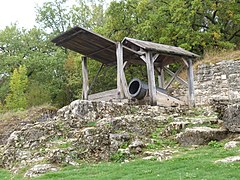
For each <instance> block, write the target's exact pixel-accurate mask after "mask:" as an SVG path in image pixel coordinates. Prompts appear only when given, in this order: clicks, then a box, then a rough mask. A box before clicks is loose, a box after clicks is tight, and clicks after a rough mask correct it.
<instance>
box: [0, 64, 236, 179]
mask: <svg viewBox="0 0 240 180" xmlns="http://www.w3.org/2000/svg"><path fill="white" fill-rule="evenodd" d="M232 63H236V64H237V65H238V63H239V62H237V61H236V62H235V61H223V62H221V63H217V64H216V66H213V65H211V66H210V67H211V69H212V70H210V69H208V68H209V66H208V65H201V66H200V70H199V73H198V76H197V83H196V97H197V103H199V104H204V106H201V107H200V108H199V109H195V110H189V109H183V108H180V107H168V108H166V107H161V106H148V105H142V106H136V105H134V104H125V103H113V102H102V101H99V102H94V101H86V100H85V101H84V100H76V101H74V102H72V103H71V104H69V105H68V106H65V107H63V108H61V109H60V110H58V111H57V113H56V114H55V116H54V117H53V115H52V114H51V116H46V113H45V115H44V117H45V118H44V121H42V120H41V118H37V119H40V120H37V121H35V122H34V123H27V124H26V123H23V124H21V125H20V126H19V127H18V128H17V129H16V130H14V129H13V132H11V135H10V136H9V137H8V138H7V139H6V138H5V139H4V140H1V141H0V142H1V148H0V163H1V167H3V168H6V169H9V170H11V171H12V172H19V170H21V169H22V168H25V167H29V169H28V170H27V171H26V173H25V176H26V177H35V176H38V175H41V174H43V173H45V172H47V171H57V170H59V169H60V168H61V165H62V164H69V165H74V166H78V165H79V164H80V163H81V162H82V161H84V162H86V161H87V162H99V161H110V160H111V159H112V158H115V160H116V158H117V160H119V161H128V160H131V159H134V157H135V156H136V155H137V156H142V158H143V159H145V160H150V159H156V160H159V161H162V160H167V159H170V158H171V157H172V156H174V155H175V154H177V153H178V152H177V151H176V149H175V150H173V149H171V147H170V146H169V145H166V144H164V143H163V144H162V149H161V150H149V147H151V146H153V145H156V144H158V145H159V138H160V139H161V140H164V139H167V138H170V139H172V141H173V142H174V143H178V144H180V145H183V146H190V147H191V146H192V145H194V146H196V145H205V144H208V143H209V142H210V141H218V140H222V139H225V138H227V137H228V136H229V135H231V136H234V138H233V141H231V142H229V143H227V144H226V145H225V148H226V149H227V148H233V147H236V146H239V145H240V136H239V132H240V106H239V101H238V99H239V94H238V93H239V91H238V88H239V87H237V86H240V85H238V84H240V83H236V82H235V83H234V82H233V81H232V79H229V78H230V77H232V76H234V75H231V73H230V72H228V71H226V69H224V68H222V66H223V67H225V66H226V67H228V68H230V69H231V68H234V69H235V70H232V71H231V72H232V73H233V74H235V76H234V77H235V81H238V80H239V74H237V72H239V71H238V70H236V67H237V65H236V64H235V65H232ZM207 69H208V70H207ZM221 70H223V71H224V72H222V71H221ZM217 71H219V72H218V73H217ZM227 72H228V74H227ZM225 75H226V76H225ZM201 76H206V77H201ZM225 77H226V78H227V79H225ZM219 78H220V80H223V84H221V83H220V81H216V80H217V79H218V80H219ZM222 78H223V79H222ZM211 81H213V82H212V84H214V86H215V88H214V86H212V84H211V86H208V84H210V82H211ZM226 83H229V84H231V85H230V86H229V88H228V90H227V89H224V88H223V87H224V86H225V85H224V84H226ZM221 88H223V91H221V90H220V89H221ZM219 92H220V93H219ZM218 93H219V95H218ZM209 99H211V100H210V101H209ZM209 104H211V106H212V107H213V108H211V107H210V106H209ZM216 112H217V113H216ZM233 133H234V135H233ZM4 137H5V136H4ZM160 145H161V144H160ZM233 160H237V161H238V160H239V157H238V156H236V157H232V158H229V159H224V160H222V161H220V160H219V161H216V163H219V162H225V161H229V162H232V161H233Z"/></svg>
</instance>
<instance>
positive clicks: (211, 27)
mask: <svg viewBox="0 0 240 180" xmlns="http://www.w3.org/2000/svg"><path fill="white" fill-rule="evenodd" d="M239 8H240V3H239V2H238V1H234V0H230V1H218V0H214V1H212V0H207V1H201V0H193V1H186V0H170V1H160V0H157V1H151V0H121V1H113V2H112V3H111V4H110V6H109V8H108V10H107V16H106V23H105V26H104V32H105V35H107V36H109V37H111V38H113V39H115V40H121V39H122V38H123V37H125V36H130V37H135V38H139V39H142V40H149V41H154V42H159V43H163V44H170V45H175V46H181V47H183V48H185V49H187V50H192V51H194V52H197V53H203V51H204V50H205V49H208V48H212V47H213V48H216V47H220V48H232V47H235V46H239V39H240V25H239V24H240V23H239V22H240V13H239V11H238V9H239ZM123 12H124V13H123Z"/></svg>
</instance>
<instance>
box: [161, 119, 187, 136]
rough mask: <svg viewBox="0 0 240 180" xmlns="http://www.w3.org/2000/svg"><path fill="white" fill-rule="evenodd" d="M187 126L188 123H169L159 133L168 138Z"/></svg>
mask: <svg viewBox="0 0 240 180" xmlns="http://www.w3.org/2000/svg"><path fill="white" fill-rule="evenodd" d="M188 124H189V122H188V121H179V122H171V123H170V124H169V125H168V126H167V127H166V128H165V129H164V130H163V131H162V133H161V135H162V136H165V137H168V136H170V135H172V134H173V133H174V132H178V133H179V132H180V131H181V130H182V129H185V128H186V126H187V125H188Z"/></svg>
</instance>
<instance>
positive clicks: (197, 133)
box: [176, 127, 228, 146]
mask: <svg viewBox="0 0 240 180" xmlns="http://www.w3.org/2000/svg"><path fill="white" fill-rule="evenodd" d="M227 134H228V132H227V130H225V129H214V128H209V127H193V128H187V129H186V130H185V132H181V133H179V134H177V136H176V140H177V141H178V143H180V145H182V146H188V145H204V144H208V143H209V142H210V141H212V140H222V139H224V138H226V137H227Z"/></svg>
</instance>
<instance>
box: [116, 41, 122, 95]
mask: <svg viewBox="0 0 240 180" xmlns="http://www.w3.org/2000/svg"><path fill="white" fill-rule="evenodd" d="M116 57H117V95H118V98H119V99H123V98H124V87H123V83H122V71H123V47H122V44H121V43H120V42H118V43H117V47H116Z"/></svg>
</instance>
